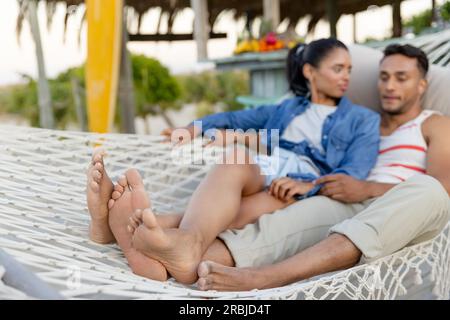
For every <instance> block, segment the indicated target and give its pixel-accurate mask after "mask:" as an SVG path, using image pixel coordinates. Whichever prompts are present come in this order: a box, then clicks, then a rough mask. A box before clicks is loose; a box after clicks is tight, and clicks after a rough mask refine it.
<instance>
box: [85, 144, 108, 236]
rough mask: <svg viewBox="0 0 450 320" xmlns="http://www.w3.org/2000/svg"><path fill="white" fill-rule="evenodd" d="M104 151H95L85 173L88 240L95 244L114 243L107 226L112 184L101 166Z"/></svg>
mask: <svg viewBox="0 0 450 320" xmlns="http://www.w3.org/2000/svg"><path fill="white" fill-rule="evenodd" d="M104 155H105V152H104V150H102V149H96V150H95V151H94V153H93V155H92V161H91V164H90V165H89V168H88V173H87V188H86V198H87V205H88V209H89V213H90V215H91V221H90V225H89V238H90V239H91V240H92V241H94V242H97V243H102V244H106V243H111V242H114V241H115V239H114V235H113V233H112V232H111V229H110V227H109V224H108V201H109V199H111V193H112V191H113V183H112V181H111V179H110V178H109V177H108V174H107V173H106V170H105V166H104V164H103V156H104Z"/></svg>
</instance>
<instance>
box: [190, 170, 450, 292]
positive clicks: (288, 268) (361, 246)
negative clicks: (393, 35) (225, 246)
mask: <svg viewBox="0 0 450 320" xmlns="http://www.w3.org/2000/svg"><path fill="white" fill-rule="evenodd" d="M448 206H449V199H448V194H447V192H446V191H445V189H444V188H443V187H442V186H441V185H440V183H439V182H438V181H437V180H435V179H434V178H431V177H429V176H417V177H414V178H412V179H410V180H408V181H406V182H404V183H401V184H399V185H397V186H396V187H394V188H393V189H391V190H389V191H388V192H387V193H386V194H385V195H384V196H382V197H380V198H378V199H377V200H375V201H374V202H372V203H371V204H370V205H369V206H368V207H367V208H366V209H365V210H363V211H362V212H361V213H360V214H358V215H357V216H355V217H354V218H352V219H348V220H345V221H343V222H342V223H340V224H338V225H336V226H334V227H333V228H332V229H331V231H330V232H331V235H330V236H328V237H327V238H326V239H325V240H323V241H321V242H320V243H318V244H316V245H314V246H312V247H311V248H308V249H306V250H304V251H302V252H300V253H298V254H296V255H295V256H292V257H291V258H289V259H286V260H285V261H282V262H280V263H277V264H274V265H269V266H264V267H259V268H258V267H256V268H229V267H226V266H221V265H219V264H216V263H213V262H202V263H201V264H200V266H199V280H198V285H199V287H200V288H201V289H203V290H211V289H214V290H249V289H251V288H268V287H276V286H281V285H284V284H287V283H291V282H295V281H299V280H303V279H306V278H309V277H311V276H314V275H318V274H322V273H326V272H331V271H336V270H339V269H342V268H346V267H351V266H353V265H354V264H356V263H357V262H358V261H359V259H360V257H361V255H362V254H363V255H364V257H365V258H366V259H367V260H373V259H376V258H379V257H382V256H385V255H388V254H391V253H393V252H394V251H396V250H399V249H401V248H403V247H404V246H405V245H408V244H414V243H417V242H419V241H424V240H427V239H431V238H432V237H434V236H436V235H437V234H438V233H439V232H440V231H441V230H442V229H443V228H444V227H445V225H446V223H447V222H448V219H449V207H448Z"/></svg>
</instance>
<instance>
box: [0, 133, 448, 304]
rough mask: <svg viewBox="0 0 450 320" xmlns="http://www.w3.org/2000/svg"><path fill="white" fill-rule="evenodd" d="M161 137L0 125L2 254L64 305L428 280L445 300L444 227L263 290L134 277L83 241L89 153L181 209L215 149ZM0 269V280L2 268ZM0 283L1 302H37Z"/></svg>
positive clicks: (335, 292)
mask: <svg viewBox="0 0 450 320" xmlns="http://www.w3.org/2000/svg"><path fill="white" fill-rule="evenodd" d="M160 140H161V138H160V137H152V136H138V135H124V134H121V135H119V134H107V135H101V134H90V133H81V132H68V131H54V130H43V129H35V128H20V127H12V126H0V168H1V170H0V186H1V188H0V248H1V249H3V251H4V252H6V253H7V254H8V255H9V256H11V257H12V258H13V259H14V260H16V261H18V262H19V263H20V264H21V265H23V266H24V267H25V268H26V269H27V270H29V272H30V273H32V274H33V275H35V276H37V278H39V279H40V280H41V281H42V283H45V284H46V286H48V287H50V288H51V289H52V290H55V292H57V293H58V294H59V295H61V296H62V297H64V298H68V299H396V298H402V297H403V298H404V297H405V294H407V293H408V294H409V295H411V294H412V295H414V294H420V293H421V291H420V290H419V291H417V289H418V288H421V287H424V285H426V284H427V283H428V286H425V289H421V290H422V293H423V292H424V290H425V291H430V292H429V294H430V295H429V296H428V298H437V299H448V298H449V291H450V270H449V268H450V225H447V226H446V228H445V229H444V230H443V232H442V233H441V234H440V235H438V236H437V237H436V238H435V239H433V240H430V241H427V242H424V243H420V244H418V245H415V246H411V247H407V248H405V249H403V250H401V251H399V252H396V253H395V254H393V255H391V256H388V257H385V258H382V259H379V260H377V261H375V262H373V263H370V264H364V265H358V266H356V267H353V268H351V269H348V270H344V271H340V272H335V273H330V274H326V275H322V276H319V277H315V278H312V279H308V280H305V281H301V282H297V283H294V284H291V285H288V286H284V287H280V288H274V289H268V290H252V291H246V292H217V291H207V292H204V291H199V290H197V289H196V287H195V286H184V285H181V284H179V283H177V282H176V281H174V280H173V279H170V280H168V281H166V282H158V281H152V280H149V279H145V278H142V277H140V276H137V275H135V274H133V273H132V272H131V270H130V268H129V267H128V265H127V262H126V260H125V258H124V256H123V254H122V252H121V250H120V248H118V247H117V246H116V245H106V246H105V245H98V244H96V243H93V242H91V241H90V240H89V239H88V223H89V214H88V211H87V207H86V201H85V185H86V169H87V165H88V163H89V161H90V158H91V154H92V149H93V147H94V146H95V145H97V144H102V145H103V147H104V148H105V149H106V150H107V153H108V156H107V158H106V159H105V165H106V168H107V170H108V172H109V174H110V177H111V178H112V179H113V180H116V179H117V177H118V176H119V175H120V174H122V173H123V172H124V170H126V169H127V168H130V167H135V168H137V169H138V170H139V171H140V173H141V174H142V176H143V178H144V183H145V186H146V190H148V191H149V192H150V193H151V198H152V202H153V208H154V209H155V210H156V211H157V212H159V213H168V212H183V210H184V208H185V207H186V205H187V203H188V201H189V198H190V196H191V194H192V192H193V190H194V189H195V187H196V186H197V185H198V183H199V182H200V181H201V179H202V178H203V177H204V175H205V173H206V172H207V171H208V169H209V168H210V167H211V165H212V164H213V163H214V160H215V159H216V157H217V156H218V155H219V154H220V153H219V152H217V151H218V150H217V149H214V148H210V149H207V151H204V152H207V153H204V154H202V149H201V148H194V149H192V150H191V149H189V147H184V148H180V149H178V151H176V152H174V151H173V149H171V148H170V146H169V145H167V144H163V143H161V142H160ZM219 151H220V150H219ZM192 157H194V158H195V159H194V160H195V161H194V163H190V162H192V161H189V160H191V159H192ZM173 159H175V160H173ZM1 264H2V261H1V260H0V279H1V278H2V277H3V276H4V275H5V274H7V273H8V272H9V270H8V269H7V268H6V272H5V267H2V266H1ZM4 266H5V265H4ZM3 279H4V283H2V282H1V281H0V299H23V298H36V297H39V295H30V294H29V293H26V292H23V291H21V290H18V289H17V287H13V286H11V285H10V284H8V283H6V282H7V281H6V278H5V277H4V278H3ZM24 287H26V286H24ZM431 290H432V291H433V295H432V296H431ZM414 292H416V293H414ZM417 292H419V293H417Z"/></svg>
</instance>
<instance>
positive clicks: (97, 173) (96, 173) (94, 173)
mask: <svg viewBox="0 0 450 320" xmlns="http://www.w3.org/2000/svg"><path fill="white" fill-rule="evenodd" d="M92 178H93V179H94V181H95V182H97V183H100V182H101V179H102V174H101V173H100V171H98V170H94V171H92Z"/></svg>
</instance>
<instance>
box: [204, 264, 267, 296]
mask: <svg viewBox="0 0 450 320" xmlns="http://www.w3.org/2000/svg"><path fill="white" fill-rule="evenodd" d="M267 280H268V277H267V276H264V274H263V273H262V272H260V271H259V270H258V269H252V268H235V267H227V266H223V265H221V264H218V263H215V262H212V261H202V262H201V263H200V264H199V266H198V281H197V287H198V288H199V289H200V290H205V291H206V290H217V291H248V290H253V289H265V288H271V287H274V286H271V285H270V284H268V282H267Z"/></svg>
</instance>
